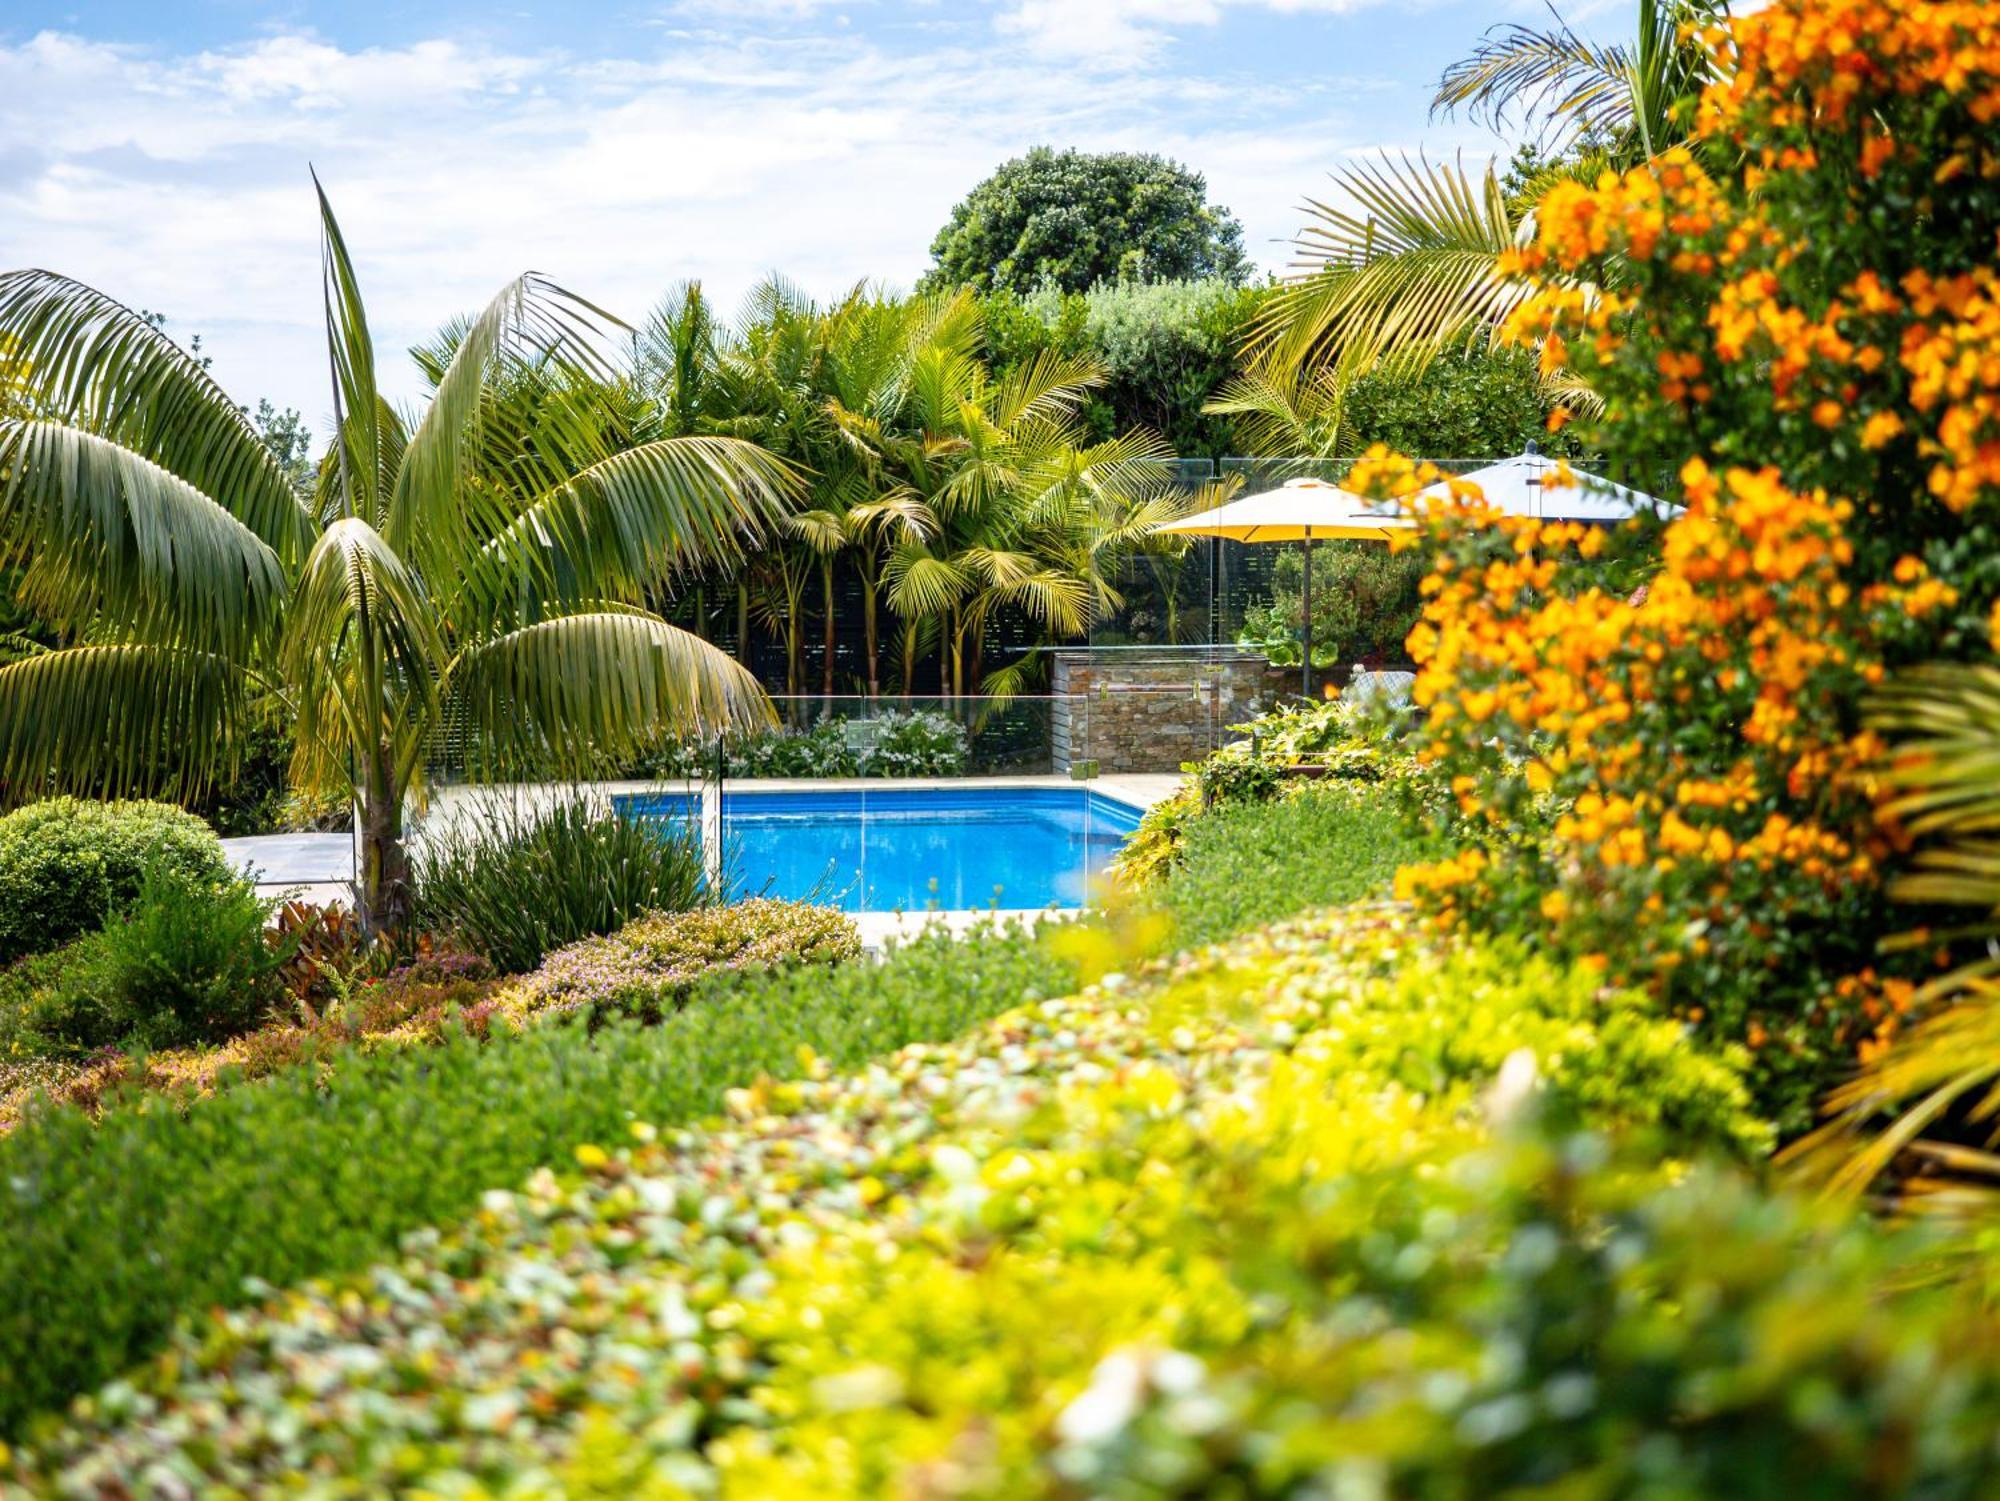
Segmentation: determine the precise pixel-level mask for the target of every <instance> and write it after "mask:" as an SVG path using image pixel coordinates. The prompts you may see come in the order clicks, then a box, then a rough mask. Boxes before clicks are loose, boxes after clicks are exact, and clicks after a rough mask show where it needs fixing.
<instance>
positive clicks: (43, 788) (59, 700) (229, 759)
mask: <svg viewBox="0 0 2000 1501" xmlns="http://www.w3.org/2000/svg"><path fill="white" fill-rule="evenodd" d="M246 703H247V693H246V680H245V678H244V675H243V672H242V669H241V668H240V667H239V666H238V665H237V664H236V663H234V662H232V661H231V660H230V659H229V658H227V657H224V656H220V655H217V654H215V653H212V652H201V651H190V650H188V649H186V648H184V647H178V646H161V645H151V644H146V643H134V642H121V643H114V644H105V645H91V646H71V647H63V648H58V649H57V650H54V651H43V652H37V653H35V654H34V655H33V656H29V657H24V658H22V659H21V660H20V661H17V662H10V663H7V664H6V665H4V666H0V794H4V796H5V797H6V798H8V799H25V798H31V797H34V796H37V795H40V794H43V793H51V792H69V793H76V794H80V795H83V796H91V797H130V796H134V795H139V794H149V795H153V796H167V797H175V798H181V799H191V798H195V797H198V796H200V795H201V793H202V792H203V791H205V790H206V789H207V788H208V787H210V786H211V785H213V784H214V782H215V781H216V780H217V779H218V778H220V777H223V776H226V775H227V774H228V773H229V772H230V771H231V770H232V769H233V767H234V766H235V764H236V759H237V756H238V754H239V751H240V746H241V737H242V734H243V732H244V730H245V728H246V719H247V715H246V713H245V708H246Z"/></svg>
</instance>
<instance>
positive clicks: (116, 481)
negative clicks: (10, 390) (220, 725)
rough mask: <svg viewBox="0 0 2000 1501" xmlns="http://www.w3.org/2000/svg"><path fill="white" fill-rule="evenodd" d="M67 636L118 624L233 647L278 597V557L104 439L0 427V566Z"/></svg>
mask: <svg viewBox="0 0 2000 1501" xmlns="http://www.w3.org/2000/svg"><path fill="white" fill-rule="evenodd" d="M12 559H18V560H19V561H21V562H23V563H25V565H26V571H25V574H24V577H23V580H22V585H21V592H22V597H23V599H24V600H25V602H26V603H27V604H28V605H29V606H30V608H32V609H34V610H35V611H36V612H37V613H39V614H41V615H43V616H44V617H46V618H47V619H49V620H50V621H52V622H54V623H55V624H57V625H59V626H61V627H63V628H64V629H66V630H69V631H72V632H76V631H81V630H83V629H84V628H86V627H87V626H91V625H102V624H105V623H107V622H115V623H116V624H117V625H118V626H120V627H122V628H123V629H124V630H125V631H128V632H130V633H133V634H136V635H138V636H140V637H141V638H142V639H145V640H149V641H166V642H172V643H175V644H180V645H186V646H195V647H199V648H201V649H205V650H216V651H222V652H240V651H243V650H244V649H246V648H247V646H248V645H249V643H250V642H251V641H252V640H253V639H255V638H257V637H259V636H262V635H264V634H265V633H266V632H268V631H269V629H270V628H271V626H272V625H273V624H274V622H275V620H276V618H277V611H278V607H279V604H280V602H281V601H282V600H283V598H284V594H285V577H284V569H283V567H282V565H281V564H280V562H279V559H278V555H277V553H275V552H274V551H272V549H271V548H270V546H269V545H268V544H266V543H265V542H264V541H263V539H262V538H260V537H259V536H258V535H257V533H256V532H255V531H253V530H252V529H251V528H250V527H249V526H248V525H247V524H246V523H244V522H243V521H241V520H239V519H238V518H237V517H236V516H234V515H232V514H231V513H230V512H229V511H228V510H226V509H225V508H224V507H223V506H221V505H220V504H218V503H217V502H216V501H214V500H212V499H210V498H209V497H208V496H207V495H205V494H203V493H202V492H201V491H200V490H197V489H196V488H195V487H194V486H193V485H191V484H189V483H188V482H187V481H186V480H184V479H181V478H180V477H178V476H177V475H175V474H172V473H170V472H169V471H167V470H165V469H163V468H161V467H160V466H159V465H157V464H154V463H152V462H151V461H149V460H147V459H145V458H144V457H142V456H141V455H139V454H137V453H135V452H133V451H132V450H131V449H129V448H126V447H124V446H122V445H120V444H118V443H116V442H113V441H112V440H111V439H108V438H101V437H98V436H96V435H94V434H92V433H89V432H86V431H84V430H82V429H81V428H76V427H68V426H64V425H62V424H60V423H55V422H45V421H0V561H8V560H12Z"/></svg>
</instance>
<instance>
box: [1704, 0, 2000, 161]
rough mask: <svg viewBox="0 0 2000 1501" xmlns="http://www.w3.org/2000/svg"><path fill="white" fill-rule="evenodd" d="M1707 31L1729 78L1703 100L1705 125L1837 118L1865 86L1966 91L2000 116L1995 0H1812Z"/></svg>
mask: <svg viewBox="0 0 2000 1501" xmlns="http://www.w3.org/2000/svg"><path fill="white" fill-rule="evenodd" d="M1704 40H1705V41H1706V42H1707V44H1708V45H1709V47H1710V49H1711V50H1712V51H1713V52H1714V53H1715V54H1716V55H1717V57H1718V60H1719V61H1720V62H1721V64H1722V65H1723V66H1722V69H1721V81H1720V82H1718V83H1717V84H1715V85H1714V86H1713V87H1712V88H1710V90H1709V91H1708V94H1707V96H1706V97H1705V98H1704V99H1703V101H1702V110H1701V128H1702V131H1703V133H1704V134H1707V135H1711V136H1721V135H1728V134H1732V133H1734V132H1735V131H1737V130H1738V129H1740V127H1741V125H1742V122H1743V121H1744V119H1745V117H1755V118H1757V119H1759V120H1760V121H1762V122H1764V123H1766V124H1768V125H1773V126H1781V127H1782V126H1785V125H1791V124H1797V123H1802V122H1803V121H1804V120H1805V119H1807V118H1810V119H1811V120H1813V121H1814V122H1815V123H1817V124H1820V125H1822V126H1837V125H1839V124H1841V123H1843V122H1844V121H1846V120H1847V119H1848V118H1849V116H1850V115H1851V114H1853V113H1856V109H1855V106H1856V101H1857V100H1860V99H1861V98H1862V97H1863V96H1864V94H1868V95H1879V94H1884V93H1888V94H1898V95H1903V96H1906V97H1921V96H1923V95H1924V94H1926V93H1928V92H1930V91H1932V90H1936V89H1943V90H1946V91H1949V92H1951V93H1955V94H1961V95H1965V96H1966V103H1967V108H1968V112H1969V113H1970V114H1971V115H1972V117H1973V118H1974V119H1975V120H1978V121H1981V122H1984V123H1992V122H1994V121H1996V120H2000V7H1995V6H1994V5H1992V4H1990V3H1989V0H1812V3H1811V4H1789V5H1774V6H1771V7H1769V8H1768V9H1765V10H1762V11H1758V12H1754V13H1752V14H1750V15H1747V16H1744V17H1741V18H1740V19H1738V20H1737V21H1736V22H1735V24H1734V26H1733V27H1716V28H1713V29H1711V30H1709V31H1708V32H1706V33H1705V35H1704Z"/></svg>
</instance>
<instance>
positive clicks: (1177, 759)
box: [1050, 647, 1275, 772]
mask: <svg viewBox="0 0 2000 1501" xmlns="http://www.w3.org/2000/svg"><path fill="white" fill-rule="evenodd" d="M1051 657H1052V662H1053V666H1052V668H1051V672H1050V687H1051V689H1052V690H1053V692H1054V693H1055V695H1056V700H1055V705H1054V711H1053V715H1052V727H1053V741H1054V743H1053V746H1052V750H1053V753H1054V760H1055V770H1056V771H1057V772H1066V771H1068V770H1070V769H1071V768H1072V767H1073V766H1075V765H1076V764H1077V763H1079V762H1083V761H1095V762H1096V763H1097V769H1098V770H1099V771H1100V772H1132V771H1179V770H1180V768H1181V763H1182V762H1184V761H1198V760H1200V759H1201V758H1202V757H1203V756H1205V755H1207V754H1208V753H1209V752H1210V751H1212V750H1214V749H1215V748H1216V747H1217V746H1218V745H1221V744H1223V743H1224V742H1226V741H1227V740H1229V739H1232V738H1234V737H1232V736H1231V734H1230V732H1229V726H1231V725H1233V724H1241V723H1242V722H1243V721H1244V720H1246V719H1250V718H1252V717H1253V716H1255V715H1257V714H1260V713H1262V712H1263V711H1264V710H1265V709H1266V708H1268V707H1269V706H1270V705H1271V704H1272V703H1273V702H1274V701H1275V696H1274V695H1273V694H1272V693H1271V691H1270V690H1269V688H1268V687H1267V686H1266V683H1265V675H1264V666H1265V664H1264V659H1263V657H1261V656H1260V655H1258V654H1257V653H1255V652H1240V651H1235V650H1226V651H1218V652H1212V653H1211V652H1189V651H1171V650H1159V651H1151V650H1145V649H1132V648H1126V649H1108V650H1092V649H1090V648H1087V647H1075V648H1069V649H1065V650H1059V651H1056V652H1054V653H1052V654H1051Z"/></svg>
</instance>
